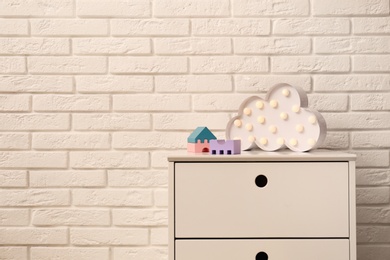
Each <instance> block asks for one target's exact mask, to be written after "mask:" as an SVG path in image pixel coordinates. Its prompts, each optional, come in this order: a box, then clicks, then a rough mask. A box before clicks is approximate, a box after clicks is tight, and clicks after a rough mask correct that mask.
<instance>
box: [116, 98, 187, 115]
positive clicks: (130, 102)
mask: <svg viewBox="0 0 390 260" xmlns="http://www.w3.org/2000/svg"><path fill="white" fill-rule="evenodd" d="M113 109H114V110H115V111H145V112H146V111H190V110H191V96H190V95H187V94H155V95H150V94H146V95H142V94H136V95H114V96H113Z"/></svg>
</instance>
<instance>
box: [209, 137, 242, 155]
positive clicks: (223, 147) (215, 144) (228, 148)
mask: <svg viewBox="0 0 390 260" xmlns="http://www.w3.org/2000/svg"><path fill="white" fill-rule="evenodd" d="M240 153H241V140H226V141H225V140H210V154H240Z"/></svg>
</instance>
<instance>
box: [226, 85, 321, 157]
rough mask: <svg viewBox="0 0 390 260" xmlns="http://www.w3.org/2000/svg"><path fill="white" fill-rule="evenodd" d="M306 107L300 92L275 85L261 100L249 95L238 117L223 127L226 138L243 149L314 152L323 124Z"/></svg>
mask: <svg viewBox="0 0 390 260" xmlns="http://www.w3.org/2000/svg"><path fill="white" fill-rule="evenodd" d="M307 105H308V98H307V95H306V93H305V92H304V91H303V90H302V89H300V88H298V87H293V86H290V85H288V84H285V83H281V84H278V85H276V86H274V87H272V88H271V89H270V90H269V91H268V93H267V96H266V98H265V99H262V98H260V97H257V96H253V97H249V98H248V99H246V100H244V102H243V103H242V104H241V106H240V108H239V111H238V116H236V117H233V118H232V119H231V120H230V121H229V123H228V124H227V126H226V138H227V139H240V140H241V143H242V148H243V149H244V150H250V149H251V148H255V147H256V146H257V147H259V148H260V149H262V150H265V151H275V150H278V149H282V148H285V147H288V148H289V149H291V150H293V151H296V152H305V151H309V150H311V149H315V148H316V147H318V146H319V145H320V144H321V143H322V142H323V141H324V139H325V136H326V122H325V119H324V118H323V117H322V115H321V114H320V113H318V112H317V111H315V110H312V109H309V108H307Z"/></svg>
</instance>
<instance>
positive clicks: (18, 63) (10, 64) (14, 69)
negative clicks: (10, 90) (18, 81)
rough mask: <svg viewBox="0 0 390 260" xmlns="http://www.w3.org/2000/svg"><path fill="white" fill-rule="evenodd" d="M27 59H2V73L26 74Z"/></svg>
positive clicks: (0, 59)
mask: <svg viewBox="0 0 390 260" xmlns="http://www.w3.org/2000/svg"><path fill="white" fill-rule="evenodd" d="M25 72H26V59H25V58H23V57H0V73H4V74H7V73H15V74H16V73H19V74H20V73H25Z"/></svg>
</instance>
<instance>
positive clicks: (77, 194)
mask: <svg viewBox="0 0 390 260" xmlns="http://www.w3.org/2000/svg"><path fill="white" fill-rule="evenodd" d="M73 204H74V205H76V206H137V207H138V206H151V205H152V204H153V197H152V192H151V191H150V190H147V189H100V190H99V189H75V190H73Z"/></svg>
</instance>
